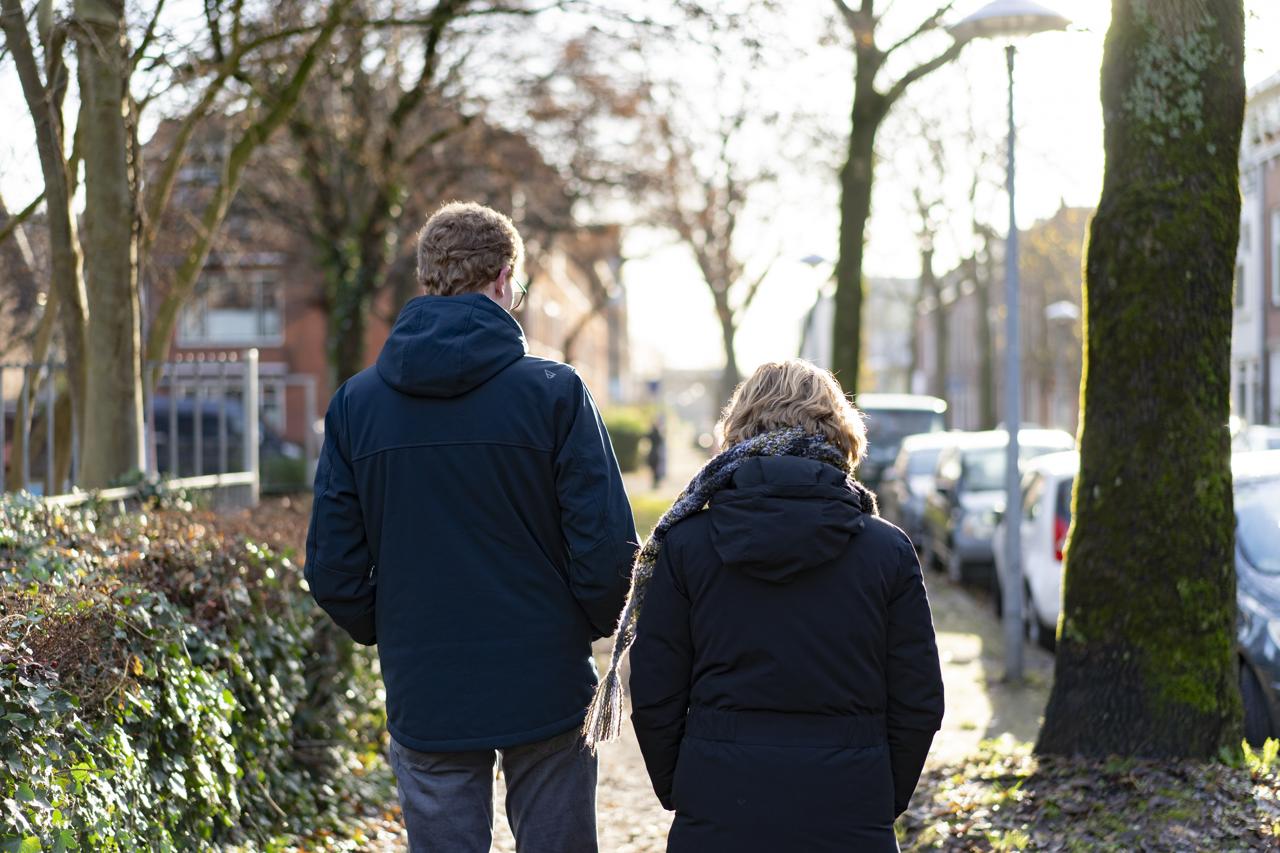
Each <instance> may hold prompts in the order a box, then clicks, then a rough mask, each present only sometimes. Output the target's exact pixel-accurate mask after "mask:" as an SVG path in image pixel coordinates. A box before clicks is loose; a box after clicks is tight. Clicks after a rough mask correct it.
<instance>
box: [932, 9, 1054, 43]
mask: <svg viewBox="0 0 1280 853" xmlns="http://www.w3.org/2000/svg"><path fill="white" fill-rule="evenodd" d="M1070 25H1071V21H1070V19H1068V18H1066V17H1064V16H1063V15H1059V14H1058V13H1057V12H1054V11H1053V10H1052V9H1048V8H1046V7H1045V6H1042V5H1041V4H1039V3H1035V2H1032V0H992V2H990V3H988V4H987V5H985V6H983V7H982V8H981V9H979V10H978V11H976V12H974V13H973V14H972V15H970V16H969V17H967V18H964V19H962V20H960V21H958V22H956V23H955V24H952V25H951V26H950V27H948V28H947V31H948V32H950V33H951V36H952V38H954V39H955V40H956V41H969V40H970V39H975V38H1015V37H1018V36H1029V35H1034V34H1035V33H1043V32H1046V31H1049V30H1065V29H1066V28H1067V27H1068V26H1070Z"/></svg>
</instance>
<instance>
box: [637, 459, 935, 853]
mask: <svg viewBox="0 0 1280 853" xmlns="http://www.w3.org/2000/svg"><path fill="white" fill-rule="evenodd" d="M864 509H865V506H864V505H863V502H862V500H861V497H860V496H859V494H858V493H856V492H855V491H854V490H852V489H850V488H849V486H848V485H847V484H846V481H845V474H844V472H843V471H840V470H838V469H836V468H833V467H831V466H830V465H824V464H823V463H821V462H816V461H814V460H810V459H800V458H795V457H767V458H756V459H749V460H747V461H746V462H744V463H743V464H742V467H741V468H739V469H738V470H737V471H736V472H734V475H733V480H732V482H731V483H730V485H729V486H728V487H727V488H725V489H723V490H721V491H720V492H718V493H717V494H716V495H715V496H714V497H712V498H711V501H710V506H709V507H708V508H707V509H706V510H703V511H702V512H699V513H696V514H695V515H693V516H691V517H689V518H687V519H685V520H683V521H681V522H680V523H679V524H677V525H675V526H674V527H672V528H671V530H670V532H669V533H668V535H667V539H666V542H665V543H664V545H663V547H662V550H661V552H660V553H659V555H658V562H657V565H656V566H655V567H654V572H653V578H652V580H651V581H650V584H649V588H648V591H647V593H646V597H645V600H644V609H643V611H642V612H641V615H640V622H639V625H638V627H637V632H636V642H635V646H634V647H632V649H631V704H632V715H631V720H632V723H633V724H634V726H635V731H636V737H637V739H638V740H639V742H640V750H641V752H642V753H643V754H644V759H645V765H646V767H647V768H648V770H649V776H650V778H651V779H652V780H653V786H654V790H655V792H656V793H657V794H658V797H659V799H660V800H661V801H662V804H663V805H664V806H666V807H667V808H669V809H675V811H676V817H675V821H674V823H673V824H672V827H671V834H670V836H669V837H668V841H667V850H668V851H669V853H685V851H688V853H721V851H723V853H756V851H759V853H774V851H792V850H803V851H805V853H819V851H832V853H835V851H841V853H843V851H858V853H874V852H875V851H885V852H886V853H890V851H897V849H898V843H897V840H896V839H895V837H894V831H893V822H894V818H895V817H897V815H899V814H901V813H902V812H903V810H905V809H906V807H907V803H908V801H909V800H910V799H911V793H912V791H914V790H915V787H916V782H917V780H918V779H919V778H920V770H921V768H922V767H923V766H924V761H925V756H926V755H927V754H928V752H929V746H930V744H931V743H932V742H933V735H934V732H936V731H937V730H938V727H939V726H940V725H941V722H942V711H943V692H942V675H941V671H940V666H939V662H938V650H937V645H936V643H935V641H934V633H933V620H932V617H931V615H930V612H929V600H928V596H927V595H926V593H925V588H924V580H923V578H922V576H921V572H920V564H919V563H918V562H917V561H916V555H915V550H914V549H913V548H912V547H911V542H910V540H908V539H907V537H906V535H905V534H903V533H902V531H900V530H898V529H897V528H896V527H894V526H893V525H891V524H889V523H888V522H886V521H883V520H882V519H880V518H878V517H875V516H873V515H870V514H868V513H866V512H865V511H864Z"/></svg>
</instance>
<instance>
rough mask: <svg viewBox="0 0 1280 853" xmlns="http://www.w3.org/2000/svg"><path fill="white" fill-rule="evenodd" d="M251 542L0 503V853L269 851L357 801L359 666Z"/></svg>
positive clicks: (144, 515) (368, 748) (294, 580)
mask: <svg viewBox="0 0 1280 853" xmlns="http://www.w3.org/2000/svg"><path fill="white" fill-rule="evenodd" d="M215 524H216V525H219V526H218V527H216V528H215V526H214V525H215ZM253 534H254V531H250V535H243V532H241V535H235V531H227V530H224V529H223V528H222V522H221V520H220V519H219V518H218V517H215V516H211V515H208V514H200V513H192V512H189V511H182V510H172V509H169V510H165V509H157V510H152V511H148V512H140V513H127V514H110V513H107V512H104V511H101V510H100V509H96V508H92V507H90V508H87V509H83V510H74V511H69V510H57V509H49V508H46V507H45V506H44V505H43V504H41V503H39V502H38V501H36V500H35V499H32V498H29V497H13V496H4V497H3V498H0V814H3V817H2V819H0V847H2V848H3V849H4V850H21V851H27V850H41V849H44V850H64V849H85V850H131V849H137V848H138V847H139V846H144V847H146V848H147V849H152V850H172V849H179V850H197V849H211V848H214V847H218V846H223V845H228V844H238V845H242V846H244V847H246V848H248V849H258V848H263V847H265V848H274V847H278V846H279V845H280V844H281V843H282V842H281V839H289V838H293V837H296V836H299V835H302V834H307V833H311V832H314V831H315V830H316V829H317V828H318V827H323V826H336V825H338V824H339V823H340V821H341V820H342V819H343V815H344V812H349V811H350V804H351V803H353V802H356V801H357V800H359V799H360V798H361V794H362V792H364V791H367V787H368V786H369V785H371V784H372V782H371V781H370V780H369V778H368V777H367V776H366V774H365V772H364V771H365V767H366V766H369V765H371V764H373V763H375V762H374V761H373V760H371V759H370V756H372V755H374V754H375V747H374V745H373V741H374V739H375V738H376V737H377V733H378V732H379V731H380V729H381V725H382V717H381V714H382V708H381V705H380V702H379V700H378V697H379V696H380V695H381V691H380V689H379V688H380V685H379V684H378V682H377V675H376V672H374V669H373V666H372V665H371V664H370V663H369V661H370V658H368V657H365V656H363V655H362V656H360V657H357V658H353V657H352V655H353V650H352V647H351V645H350V643H349V642H342V641H341V640H340V639H339V638H336V637H335V636H334V632H333V630H332V628H331V627H329V623H328V622H327V621H326V620H325V619H324V617H323V614H322V613H320V611H319V610H318V608H316V607H315V606H314V605H313V604H312V602H311V600H310V597H309V596H308V594H307V592H306V590H305V588H304V586H303V582H302V579H301V571H300V568H299V567H298V566H297V565H295V563H294V560H293V554H292V553H290V551H289V549H288V548H287V547H285V546H283V545H280V544H279V543H276V544H274V545H273V544H271V543H269V542H267V541H264V538H263V537H255V535H253Z"/></svg>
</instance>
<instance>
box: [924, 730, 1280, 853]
mask: <svg viewBox="0 0 1280 853" xmlns="http://www.w3.org/2000/svg"><path fill="white" fill-rule="evenodd" d="M1274 771H1275V768H1274V767H1266V768H1264V767H1261V766H1259V765H1257V764H1256V763H1255V765H1254V766H1253V768H1252V769H1248V768H1244V767H1232V766H1229V765H1228V764H1225V763H1216V762H1215V763H1208V764H1202V763H1197V762H1190V761H1178V762H1155V761H1139V760H1133V759H1120V758H1112V759H1108V760H1105V761H1098V760H1087V759H1066V758H1058V757H1035V756H1033V755H1031V750H1030V745H1029V744H1017V743H1014V742H1013V741H1012V740H1009V739H1005V740H1001V741H988V742H985V743H984V744H983V745H982V748H981V750H980V751H979V753H978V754H976V755H974V756H972V757H971V758H970V759H969V760H967V761H965V762H962V763H958V764H951V765H946V766H941V767H938V768H935V769H933V770H930V771H928V772H926V774H925V776H924V778H923V779H921V780H920V787H919V788H918V789H917V790H916V795H915V797H914V798H913V800H912V807H911V808H910V809H909V810H908V812H907V813H906V814H905V815H903V817H902V819H901V821H900V822H899V837H900V840H901V843H902V849H903V850H904V851H921V850H944V851H971V850H976V851H1004V850H1046V851H1085V850H1089V851H1095V850H1115V851H1121V850H1123V851H1189V850H1213V851H1237V850H1241V851H1243V850H1280V781H1278V780H1277V777H1276V775H1275V772H1274Z"/></svg>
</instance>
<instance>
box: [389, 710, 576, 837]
mask: <svg viewBox="0 0 1280 853" xmlns="http://www.w3.org/2000/svg"><path fill="white" fill-rule="evenodd" d="M390 751H391V767H392V769H393V770H394V771H395V774H396V791H397V793H398V794H399V796H400V807H401V809H402V810H403V811H404V822H405V827H406V828H407V829H408V830H409V849H410V850H411V851H412V853H427V851H433V853H434V851H438V853H488V851H489V847H490V845H491V844H492V843H493V780H494V766H495V763H496V762H497V761H499V760H500V761H501V762H502V775H503V776H504V777H505V778H506V782H507V821H508V822H509V823H510V824H511V832H512V834H513V835H514V836H515V838H516V849H517V850H518V851H519V853H597V851H598V850H599V846H598V845H597V842H596V757H595V756H594V755H592V754H591V753H590V752H588V751H587V750H585V749H583V747H582V741H581V738H580V736H579V733H578V730H577V729H573V730H571V731H568V732H565V733H564V734H562V735H556V736H555V737H552V738H549V739H547V740H543V741H538V742H537V743H530V744H525V745H523V746H513V747H508V748H507V749H503V750H492V749H487V750H479V751H475V752H418V751H417V750H414V749H410V748H408V747H407V746H404V745H403V744H400V743H398V742H397V741H396V740H395V738H392V739H391V750H390Z"/></svg>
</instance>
